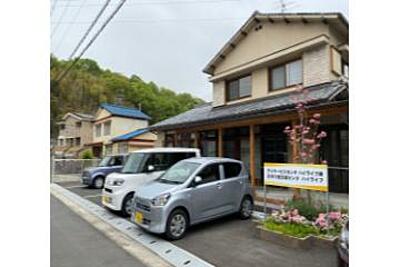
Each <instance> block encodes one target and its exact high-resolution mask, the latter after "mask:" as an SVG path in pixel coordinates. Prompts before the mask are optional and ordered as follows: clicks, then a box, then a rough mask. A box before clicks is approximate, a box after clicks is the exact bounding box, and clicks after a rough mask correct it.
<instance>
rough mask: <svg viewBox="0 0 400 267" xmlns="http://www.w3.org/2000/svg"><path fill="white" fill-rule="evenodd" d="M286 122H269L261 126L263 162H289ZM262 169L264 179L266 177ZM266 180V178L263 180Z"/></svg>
mask: <svg viewBox="0 0 400 267" xmlns="http://www.w3.org/2000/svg"><path fill="white" fill-rule="evenodd" d="M288 125H290V123H285V124H267V125H263V126H262V127H261V132H260V138H261V158H262V162H276V163H286V162H288V142H287V137H286V134H285V133H284V132H283V131H284V129H285V127H286V126H288ZM263 177H264V170H262V180H263V179H264V178H263ZM263 181H264V180H263Z"/></svg>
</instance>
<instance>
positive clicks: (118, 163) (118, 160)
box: [114, 156, 123, 166]
mask: <svg viewBox="0 0 400 267" xmlns="http://www.w3.org/2000/svg"><path fill="white" fill-rule="evenodd" d="M122 163H123V159H122V156H117V157H114V166H121V165H122Z"/></svg>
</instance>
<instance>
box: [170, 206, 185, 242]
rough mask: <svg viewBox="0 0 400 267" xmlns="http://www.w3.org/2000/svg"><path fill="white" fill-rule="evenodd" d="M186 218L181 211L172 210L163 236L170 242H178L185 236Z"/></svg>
mask: <svg viewBox="0 0 400 267" xmlns="http://www.w3.org/2000/svg"><path fill="white" fill-rule="evenodd" d="M188 222H189V220H188V216H187V214H186V212H185V211H183V210H181V209H177V210H174V211H173V212H172V213H171V214H170V215H169V217H168V220H167V228H166V230H165V235H166V236H167V238H168V239H170V240H178V239H181V238H183V237H184V236H185V233H186V229H187V227H188Z"/></svg>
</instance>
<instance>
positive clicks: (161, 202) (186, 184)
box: [132, 157, 253, 240]
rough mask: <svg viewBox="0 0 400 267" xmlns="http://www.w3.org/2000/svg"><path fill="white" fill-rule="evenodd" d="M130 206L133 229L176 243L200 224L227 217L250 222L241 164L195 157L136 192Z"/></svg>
mask: <svg viewBox="0 0 400 267" xmlns="http://www.w3.org/2000/svg"><path fill="white" fill-rule="evenodd" d="M133 205H134V206H133V209H134V210H133V211H134V212H133V213H132V220H133V221H134V222H135V224H136V225H138V226H140V227H142V228H144V229H145V230H147V231H149V232H153V233H159V234H161V233H164V234H165V235H166V237H167V238H168V239H171V240H176V239H180V238H182V237H183V236H184V235H185V233H186V230H187V228H188V227H189V226H191V225H194V224H197V223H200V222H204V221H208V220H212V219H215V218H218V217H221V216H224V215H228V214H231V213H238V214H239V216H240V218H241V219H248V218H250V216H251V212H252V209H253V197H252V193H251V189H250V184H249V175H248V173H247V171H246V168H245V167H244V165H243V163H242V162H241V161H238V160H233V159H227V158H208V157H203V158H201V157H198V158H190V159H185V160H182V161H179V162H178V163H176V164H175V165H173V166H172V167H171V168H170V169H168V170H167V171H166V172H165V173H164V174H163V175H162V176H160V177H159V178H158V179H157V180H155V181H153V182H151V183H149V184H147V185H144V186H143V187H141V188H139V189H138V190H137V191H136V194H135V197H134V204H133Z"/></svg>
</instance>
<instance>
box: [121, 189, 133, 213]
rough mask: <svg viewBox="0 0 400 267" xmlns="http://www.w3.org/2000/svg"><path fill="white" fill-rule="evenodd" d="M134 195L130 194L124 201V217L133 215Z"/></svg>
mask: <svg viewBox="0 0 400 267" xmlns="http://www.w3.org/2000/svg"><path fill="white" fill-rule="evenodd" d="M133 208H134V207H133V193H129V194H128V195H126V197H125V198H124V201H122V208H121V213H122V216H124V217H130V216H132V213H133Z"/></svg>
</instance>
